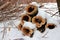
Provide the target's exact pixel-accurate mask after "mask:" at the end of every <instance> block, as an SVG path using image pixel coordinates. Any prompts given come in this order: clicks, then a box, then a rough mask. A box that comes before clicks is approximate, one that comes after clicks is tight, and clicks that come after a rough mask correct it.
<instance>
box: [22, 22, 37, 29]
mask: <svg viewBox="0 0 60 40" xmlns="http://www.w3.org/2000/svg"><path fill="white" fill-rule="evenodd" d="M23 27H29V28H31V29H35V28H36V25H35V24H33V23H31V22H25V23H24V25H23Z"/></svg>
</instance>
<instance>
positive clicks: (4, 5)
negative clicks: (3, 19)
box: [0, 2, 10, 10]
mask: <svg viewBox="0 0 60 40" xmlns="http://www.w3.org/2000/svg"><path fill="white" fill-rule="evenodd" d="M9 4H10V2H7V3H5V4H3V5H2V6H1V7H0V10H1V9H3V8H4V7H6V6H7V5H9Z"/></svg>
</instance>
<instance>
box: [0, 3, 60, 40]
mask: <svg viewBox="0 0 60 40" xmlns="http://www.w3.org/2000/svg"><path fill="white" fill-rule="evenodd" d="M30 4H33V5H36V6H37V7H39V6H40V4H36V3H35V2H33V3H30ZM43 5H44V6H43V7H41V8H38V10H39V13H40V14H39V13H38V15H40V16H42V17H43V18H47V19H48V20H49V21H48V22H52V23H55V24H56V25H57V26H56V28H54V29H48V28H47V29H46V30H45V32H44V33H40V32H39V31H38V30H35V31H34V35H33V37H32V38H30V37H28V36H23V35H22V32H21V31H20V30H18V29H17V26H18V24H19V23H20V20H19V19H16V20H9V21H6V22H1V23H0V40H60V24H59V22H60V17H58V15H59V13H57V14H56V15H55V16H53V17H52V18H51V16H52V14H54V13H56V12H57V11H58V8H57V3H43ZM51 20H52V21H51ZM31 24H32V23H31ZM27 25H28V24H27ZM29 26H30V25H29ZM32 26H33V25H32ZM34 26H35V25H34Z"/></svg>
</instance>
